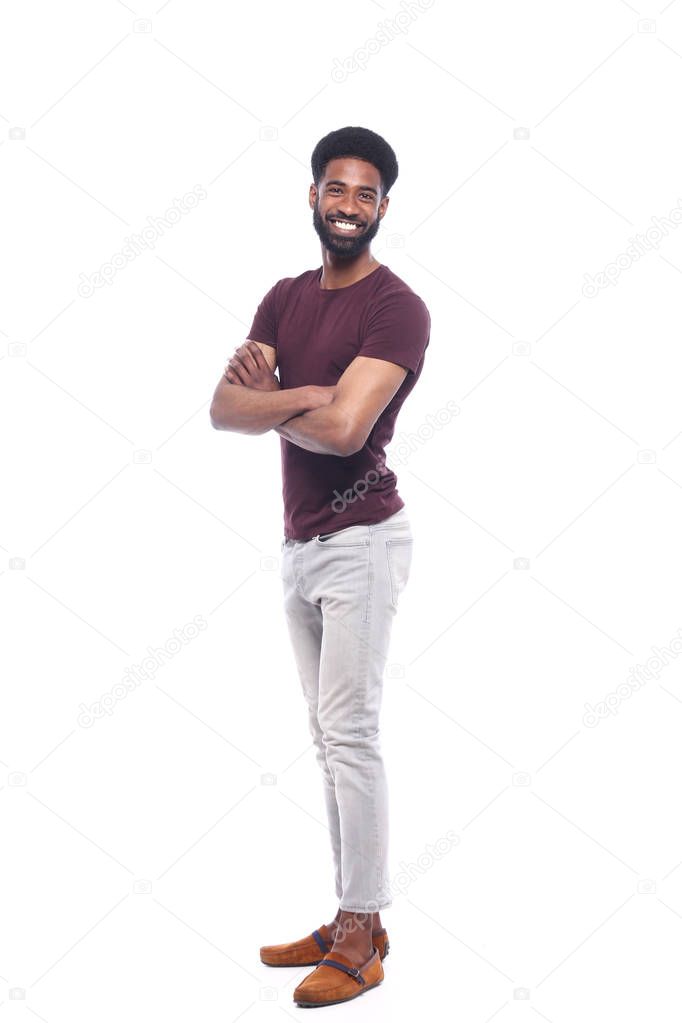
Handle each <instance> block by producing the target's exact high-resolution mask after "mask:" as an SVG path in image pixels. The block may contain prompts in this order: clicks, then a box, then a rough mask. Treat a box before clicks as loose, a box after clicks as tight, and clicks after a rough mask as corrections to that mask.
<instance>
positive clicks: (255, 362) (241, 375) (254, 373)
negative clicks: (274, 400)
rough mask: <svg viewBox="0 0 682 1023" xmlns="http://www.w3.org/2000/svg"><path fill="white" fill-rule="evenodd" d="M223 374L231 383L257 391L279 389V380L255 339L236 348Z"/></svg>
mask: <svg viewBox="0 0 682 1023" xmlns="http://www.w3.org/2000/svg"><path fill="white" fill-rule="evenodd" d="M224 376H225V379H226V380H228V381H229V382H230V383H231V384H241V385H242V386H244V387H253V388H255V390H257V391H279V390H280V382H279V380H278V379H277V377H276V376H275V374H274V373H273V372H272V370H271V369H270V367H269V366H268V364H267V362H266V361H265V356H264V355H263V353H262V351H261V350H260V348H259V347H258V345H257V344H256V342H255V341H246V342H245V343H244V344H243V345H240V346H239V348H237V350H236V351H235V353H234V355H233V356H232V358H231V359H230V360H229V362H228V363H227V365H226V367H225V373H224Z"/></svg>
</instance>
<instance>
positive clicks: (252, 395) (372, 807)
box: [211, 127, 431, 1006]
mask: <svg viewBox="0 0 682 1023" xmlns="http://www.w3.org/2000/svg"><path fill="white" fill-rule="evenodd" d="M311 165H312V173H313V184H312V185H311V186H310V193H309V204H310V207H311V209H312V211H313V224H314V227H315V230H316V231H317V234H318V235H319V238H320V241H321V243H322V245H321V247H322V266H321V267H318V269H316V270H307V271H306V272H304V273H302V274H300V275H299V276H298V277H286V278H283V279H281V280H279V281H277V283H276V284H275V285H274V286H273V287H272V288H271V289H270V291H269V292H268V293H267V294H266V295H265V297H264V298H263V300H262V302H261V303H260V305H259V306H258V310H257V312H256V315H255V318H254V320H253V324H252V326H251V329H250V331H249V338H248V339H247V341H246V342H245V344H243V345H241V346H240V347H239V348H237V350H236V352H235V353H234V355H233V356H232V358H231V359H230V360H229V362H228V364H227V366H226V368H225V373H224V377H223V379H222V380H221V381H220V383H219V384H218V386H217V388H216V391H215V395H214V397H213V402H212V405H211V421H212V424H213V426H214V427H216V428H217V429H223V430H233V431H237V432H240V433H246V434H262V433H265V432H266V431H268V430H275V431H276V432H277V433H279V435H280V438H281V439H280V445H281V456H282V479H283V498H284V538H283V540H282V544H281V549H282V569H281V575H282V584H283V591H284V606H285V615H286V620H287V624H288V628H289V632H290V636H291V641H292V645H293V651H294V655H295V660H296V664H297V669H298V672H299V675H300V679H301V683H302V688H303V693H304V697H305V700H306V703H307V707H308V721H309V728H310V732H311V735H312V737H313V740H314V744H315V750H316V753H315V755H316V759H317V762H318V764H319V766H320V769H321V771H322V776H323V783H324V793H325V801H326V810H327V817H328V822H329V830H330V833H331V841H332V853H333V860H334V867H335V880H336V895H337V897H338V898H339V908H338V910H337V913H336V917H335V918H334V920H333V921H332V922H331V923H330V924H327V925H324V924H323V925H321V926H320V927H319V928H318V929H317V930H315V931H313V932H312V934H309V935H308V936H307V937H306V938H302V939H300V940H297V941H293V942H290V943H287V944H284V945H270V946H263V947H262V948H261V950H260V956H261V960H262V962H264V963H267V964H268V965H272V966H301V965H311V966H313V965H314V966H316V969H315V970H313V971H312V972H311V973H309V974H308V975H307V976H306V977H305V978H304V980H303V981H302V982H301V983H300V984H299V985H298V987H297V988H296V990H295V991H294V1000H295V1001H296V1002H297V1003H298V1004H299V1005H306V1006H313V1005H316V1006H317V1005H329V1004H332V1003H336V1002H341V1001H346V1000H347V999H349V998H354V997H356V996H357V995H359V994H362V993H363V992H364V991H366V990H368V989H369V988H370V987H374V986H375V985H376V984H379V983H381V981H382V980H383V977H384V973H383V967H382V959H383V958H384V957H385V955H386V953H387V951H388V937H387V934H386V931H385V929H384V928H383V927H382V924H381V918H380V911H381V910H382V909H386V908H388V907H389V906H390V905H391V902H392V899H391V890H390V886H389V879H388V869H387V855H388V852H387V850H388V793H387V785H386V776H385V772H384V765H383V761H382V758H381V752H380V747H379V710H380V702H381V692H382V680H383V671H384V668H385V664H386V659H387V655H388V645H389V636H390V631H391V625H392V621H393V618H394V616H395V613H396V610H397V604H398V598H399V595H400V593H401V592H402V589H403V587H404V586H405V584H406V582H407V579H408V576H409V571H410V564H411V558H412V545H413V537H412V532H411V527H410V522H409V520H408V518H407V513H406V510H405V505H404V502H403V500H402V498H401V497H400V496H399V495H398V491H397V489H396V476H395V473H394V472H392V471H391V470H389V469H387V467H386V465H385V454H384V449H385V447H386V445H387V443H388V442H389V441H390V439H391V437H392V436H393V431H394V426H395V420H396V417H397V415H398V412H399V410H400V408H401V406H402V404H403V402H404V400H405V398H406V397H407V395H408V394H409V393H410V391H411V390H412V388H413V387H414V385H415V383H416V382H417V379H418V378H419V376H420V374H421V371H422V366H423V362H424V352H425V350H426V347H427V346H428V344H429V337H430V328H431V320H430V316H429V313H428V310H427V308H426V306H425V304H424V302H423V301H422V300H421V298H419V296H417V295H416V294H415V293H414V292H413V291H412V290H411V289H410V288H409V287H408V285H407V284H405V283H404V282H403V281H402V280H401V279H400V278H399V277H398V276H397V275H396V274H394V273H393V272H392V271H391V270H390V269H389V268H388V267H387V266H385V265H383V264H381V263H379V262H378V261H377V260H376V259H375V258H374V257H373V256H372V255H371V253H370V242H371V240H372V238H374V237H375V236H376V234H377V231H378V230H379V225H380V222H381V220H382V219H383V217H384V216H385V214H386V210H387V208H388V203H389V196H388V193H389V191H390V189H391V187H392V185H393V183H394V182H395V180H396V178H397V176H398V164H397V160H396V157H395V153H394V152H393V150H392V149H391V147H390V146H389V145H388V143H387V142H386V141H385V140H384V139H383V138H381V136H380V135H377V134H376V133H375V132H372V131H369V130H368V129H366V128H357V127H347V128H341V129H339V130H338V131H333V132H331V133H330V134H328V135H326V136H325V137H324V138H323V139H321V140H320V141H319V142H318V144H317V146H316V147H315V149H314V151H313V154H312V160H311ZM277 215H278V214H277V211H275V216H277ZM278 226H279V229H280V230H284V229H285V228H286V226H287V225H286V222H284V221H282V220H279V221H278ZM275 369H278V370H279V380H278V379H277V377H276V376H275V373H274V371H275Z"/></svg>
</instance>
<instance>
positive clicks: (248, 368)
mask: <svg viewBox="0 0 682 1023" xmlns="http://www.w3.org/2000/svg"><path fill="white" fill-rule="evenodd" d="M232 361H233V362H234V363H235V369H236V370H237V371H238V372H241V373H245V374H246V376H247V377H249V376H250V374H251V372H252V370H254V369H255V368H256V366H255V365H254V363H253V360H252V359H250V358H249V355H248V352H246V351H244V346H243V345H242V347H241V348H238V349H237V351H236V352H235V353H234V355H233V356H232Z"/></svg>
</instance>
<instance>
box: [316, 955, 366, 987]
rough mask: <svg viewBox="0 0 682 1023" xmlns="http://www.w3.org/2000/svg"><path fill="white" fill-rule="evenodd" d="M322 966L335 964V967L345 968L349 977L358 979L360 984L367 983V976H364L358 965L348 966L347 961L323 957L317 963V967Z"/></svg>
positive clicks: (337, 968) (338, 968) (344, 970)
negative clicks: (340, 961) (342, 961)
mask: <svg viewBox="0 0 682 1023" xmlns="http://www.w3.org/2000/svg"><path fill="white" fill-rule="evenodd" d="M320 966H333V967H334V969H336V970H343V972H344V973H347V974H348V976H349V977H352V978H353V979H354V980H357V982H358V984H364V983H365V978H364V977H363V976H362V974H361V973H360V971H359V969H358V968H357V966H346V964H345V963H339V962H337V960H336V959H327V958H325V959H322V960H321V962H319V963H318V964H317V966H316V967H315V969H318V968H319V967H320Z"/></svg>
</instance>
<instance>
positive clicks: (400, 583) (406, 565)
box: [386, 536, 414, 609]
mask: <svg viewBox="0 0 682 1023" xmlns="http://www.w3.org/2000/svg"><path fill="white" fill-rule="evenodd" d="M413 543H414V540H413V537H411V536H400V537H394V538H393V539H391V540H386V560H387V561H388V576H389V579H390V583H391V603H392V604H393V607H394V608H396V609H397V607H398V600H399V599H400V594H401V593H402V592H403V590H404V589H405V586H406V584H407V580H408V579H409V577H410V566H411V564H412V545H413Z"/></svg>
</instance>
